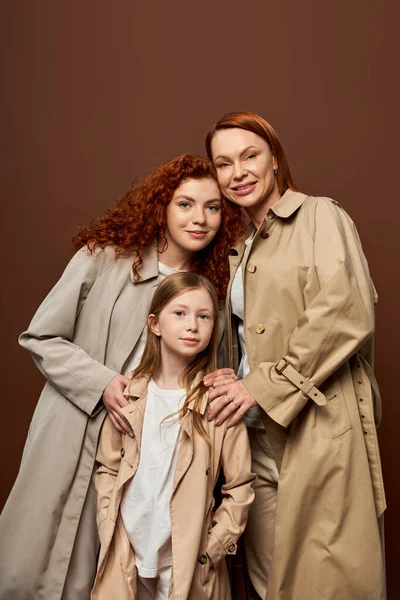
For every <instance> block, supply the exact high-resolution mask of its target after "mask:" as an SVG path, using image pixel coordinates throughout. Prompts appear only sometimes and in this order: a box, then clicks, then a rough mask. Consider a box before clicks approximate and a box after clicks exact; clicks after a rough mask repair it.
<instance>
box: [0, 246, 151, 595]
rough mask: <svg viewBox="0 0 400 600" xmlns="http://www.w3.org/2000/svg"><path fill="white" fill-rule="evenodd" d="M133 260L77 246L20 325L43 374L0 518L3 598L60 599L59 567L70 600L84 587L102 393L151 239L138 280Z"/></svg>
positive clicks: (130, 337) (130, 329)
mask: <svg viewBox="0 0 400 600" xmlns="http://www.w3.org/2000/svg"><path fill="white" fill-rule="evenodd" d="M132 262H133V259H132V257H129V258H120V259H118V260H117V261H115V260H114V253H113V250H112V249H111V248H108V249H106V250H105V251H98V252H97V253H96V254H95V255H94V256H88V255H87V253H86V251H85V250H84V249H83V250H81V251H79V252H77V253H76V255H75V256H74V257H73V258H72V260H71V262H70V264H69V265H68V266H67V268H66V270H65V272H64V274H63V275H62V277H61V279H60V281H59V282H58V283H57V284H56V286H55V287H54V288H53V290H52V291H51V292H50V294H49V295H48V296H47V298H46V299H45V300H44V302H43V303H42V305H41V306H40V308H39V309H38V311H37V313H36V315H35V316H34V318H33V320H32V322H31V324H30V326H29V329H28V330H27V331H26V332H25V333H23V334H22V335H21V338H20V343H21V345H22V346H24V347H25V348H27V349H28V350H29V351H30V352H31V353H32V356H33V359H34V361H35V363H36V364H37V366H38V367H39V369H40V370H41V371H42V373H43V374H44V375H45V377H46V378H47V379H48V382H47V383H46V385H45V387H44V389H43V392H42V395H41V397H40V400H39V403H38V405H37V407H36V410H35V413H34V416H33V419H32V422H31V425H30V429H29V434H28V439H27V442H26V446H25V450H24V456H23V460H22V464H21V468H20V472H19V475H18V478H17V480H16V482H15V485H14V488H13V490H12V492H11V494H10V496H9V499H8V501H7V503H6V505H5V507H4V510H3V513H2V516H1V518H0V599H1V600H60V598H61V596H62V592H63V587H64V583H65V581H66V577H67V571H68V577H67V583H68V584H69V588H68V589H69V590H70V591H69V593H68V600H70V598H73V600H88V598H89V596H90V589H91V586H92V583H93V578H94V575H95V570H96V561H97V551H98V535H97V529H96V494H95V491H94V487H93V485H92V484H91V478H92V473H93V468H94V463H95V454H96V448H97V441H98V436H99V431H100V428H101V425H102V423H103V420H104V417H105V409H104V408H103V406H102V403H101V402H100V400H101V396H102V392H103V390H104V388H105V387H106V386H107V384H108V383H109V382H110V380H111V379H112V377H113V376H114V375H115V374H116V373H120V372H121V371H122V370H123V366H124V363H125V361H126V359H127V358H128V356H129V354H130V352H131V350H132V348H133V346H134V345H135V343H136V341H137V339H138V337H139V335H140V333H141V331H142V329H143V326H144V324H145V322H146V318H147V312H148V308H149V305H150V301H151V298H152V296H153V292H154V289H155V285H156V277H157V275H158V264H157V253H156V249H155V248H154V249H151V250H149V251H148V252H147V253H146V254H145V255H144V261H143V265H142V269H141V275H142V281H140V282H139V283H135V282H134V281H133V280H132V270H131V266H132ZM78 525H79V527H78ZM77 533H78V539H79V543H76V544H75V546H74V542H75V539H76V536H77ZM78 547H79V552H78ZM70 560H71V564H70ZM69 564H70V568H69V570H68V567H69Z"/></svg>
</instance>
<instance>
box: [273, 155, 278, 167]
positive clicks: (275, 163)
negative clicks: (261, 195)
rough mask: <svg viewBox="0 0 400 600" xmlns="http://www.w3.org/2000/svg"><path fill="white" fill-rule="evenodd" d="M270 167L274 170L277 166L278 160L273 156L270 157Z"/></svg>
mask: <svg viewBox="0 0 400 600" xmlns="http://www.w3.org/2000/svg"><path fill="white" fill-rule="evenodd" d="M272 168H273V169H274V170H275V169H277V168H278V161H277V160H276V157H275V156H273V157H272Z"/></svg>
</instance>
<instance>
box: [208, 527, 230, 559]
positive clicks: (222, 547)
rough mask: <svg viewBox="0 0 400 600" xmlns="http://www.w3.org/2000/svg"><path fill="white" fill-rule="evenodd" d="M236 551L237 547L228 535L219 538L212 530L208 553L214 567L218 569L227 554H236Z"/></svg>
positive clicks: (209, 537) (209, 535)
mask: <svg viewBox="0 0 400 600" xmlns="http://www.w3.org/2000/svg"><path fill="white" fill-rule="evenodd" d="M236 550H237V545H236V543H235V542H233V541H232V538H231V537H230V535H229V534H228V533H226V534H225V535H222V536H221V537H218V536H216V535H215V534H214V533H213V532H212V530H211V531H210V532H209V534H208V544H207V550H206V552H207V556H208V557H209V558H210V559H211V561H212V564H213V566H214V567H216V566H217V564H218V563H219V561H220V560H222V559H223V558H224V557H225V556H226V555H227V554H236Z"/></svg>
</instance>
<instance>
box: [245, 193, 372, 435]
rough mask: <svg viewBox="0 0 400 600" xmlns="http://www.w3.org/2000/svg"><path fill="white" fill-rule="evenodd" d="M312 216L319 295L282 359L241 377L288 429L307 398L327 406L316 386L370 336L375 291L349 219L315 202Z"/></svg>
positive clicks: (326, 204) (323, 202) (322, 201)
mask: <svg viewBox="0 0 400 600" xmlns="http://www.w3.org/2000/svg"><path fill="white" fill-rule="evenodd" d="M314 210H315V213H314V219H315V220H314V231H315V237H314V264H315V269H316V273H317V277H318V280H319V285H320V291H319V293H318V294H317V295H316V297H315V298H314V300H313V301H312V302H311V303H310V305H309V306H308V307H307V308H306V310H305V311H304V313H303V314H302V316H301V317H300V319H299V322H298V325H297V327H296V329H295V330H294V331H293V333H292V335H291V336H290V339H289V342H288V348H287V352H286V354H285V356H282V359H281V360H279V361H278V362H277V363H269V362H265V363H261V364H260V365H259V366H258V367H257V368H256V369H254V370H252V371H251V373H250V374H249V375H247V377H245V378H244V379H243V384H244V386H245V387H246V389H247V390H248V391H249V392H250V394H251V395H252V396H253V397H254V398H255V399H256V400H257V402H258V403H259V405H260V406H261V407H262V408H263V409H264V410H265V412H267V413H268V414H269V416H270V417H271V418H272V419H274V420H275V421H276V422H277V423H279V424H280V425H283V426H284V427H287V426H288V425H289V424H290V423H291V421H292V420H293V419H294V418H295V417H296V415H297V414H298V413H299V412H300V410H301V409H302V408H303V407H304V405H305V404H306V403H307V402H308V400H310V399H311V400H314V401H315V402H316V403H317V404H319V405H324V404H326V399H325V396H324V395H323V394H322V393H321V392H320V391H319V389H318V386H320V385H321V384H322V383H323V382H324V381H325V380H326V379H327V378H328V377H329V376H330V375H332V373H334V372H335V371H336V369H338V368H339V367H340V366H341V365H342V364H343V363H344V362H345V361H346V360H347V359H348V358H350V357H351V356H352V355H353V354H354V353H355V352H356V351H357V350H358V349H359V348H360V347H361V346H362V345H363V344H364V343H365V342H366V340H368V338H369V337H370V336H371V335H372V334H373V332H374V288H373V285H372V282H371V279H370V275H369V271H368V265H367V261H366V259H365V256H364V254H363V252H362V248H361V244H360V241H359V238H358V234H357V232H356V229H355V227H354V224H353V222H352V221H351V219H350V218H349V217H348V215H347V214H346V213H345V212H344V211H343V210H342V209H341V208H340V207H338V206H337V205H336V204H334V203H332V202H331V201H329V200H325V199H320V200H319V201H317V203H316V205H315V209H314Z"/></svg>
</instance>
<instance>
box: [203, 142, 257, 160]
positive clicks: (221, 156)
mask: <svg viewBox="0 0 400 600" xmlns="http://www.w3.org/2000/svg"><path fill="white" fill-rule="evenodd" d="M252 148H254V149H255V150H261V148H259V147H258V146H254V145H253V144H252V145H251V146H246V148H245V149H244V150H242V151H241V153H240V155H239V156H243V154H246V152H248V151H249V150H251V149H252ZM218 158H227V159H228V160H229V156H224V155H223V154H219V155H218V156H216V157H215V158H214V160H218Z"/></svg>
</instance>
